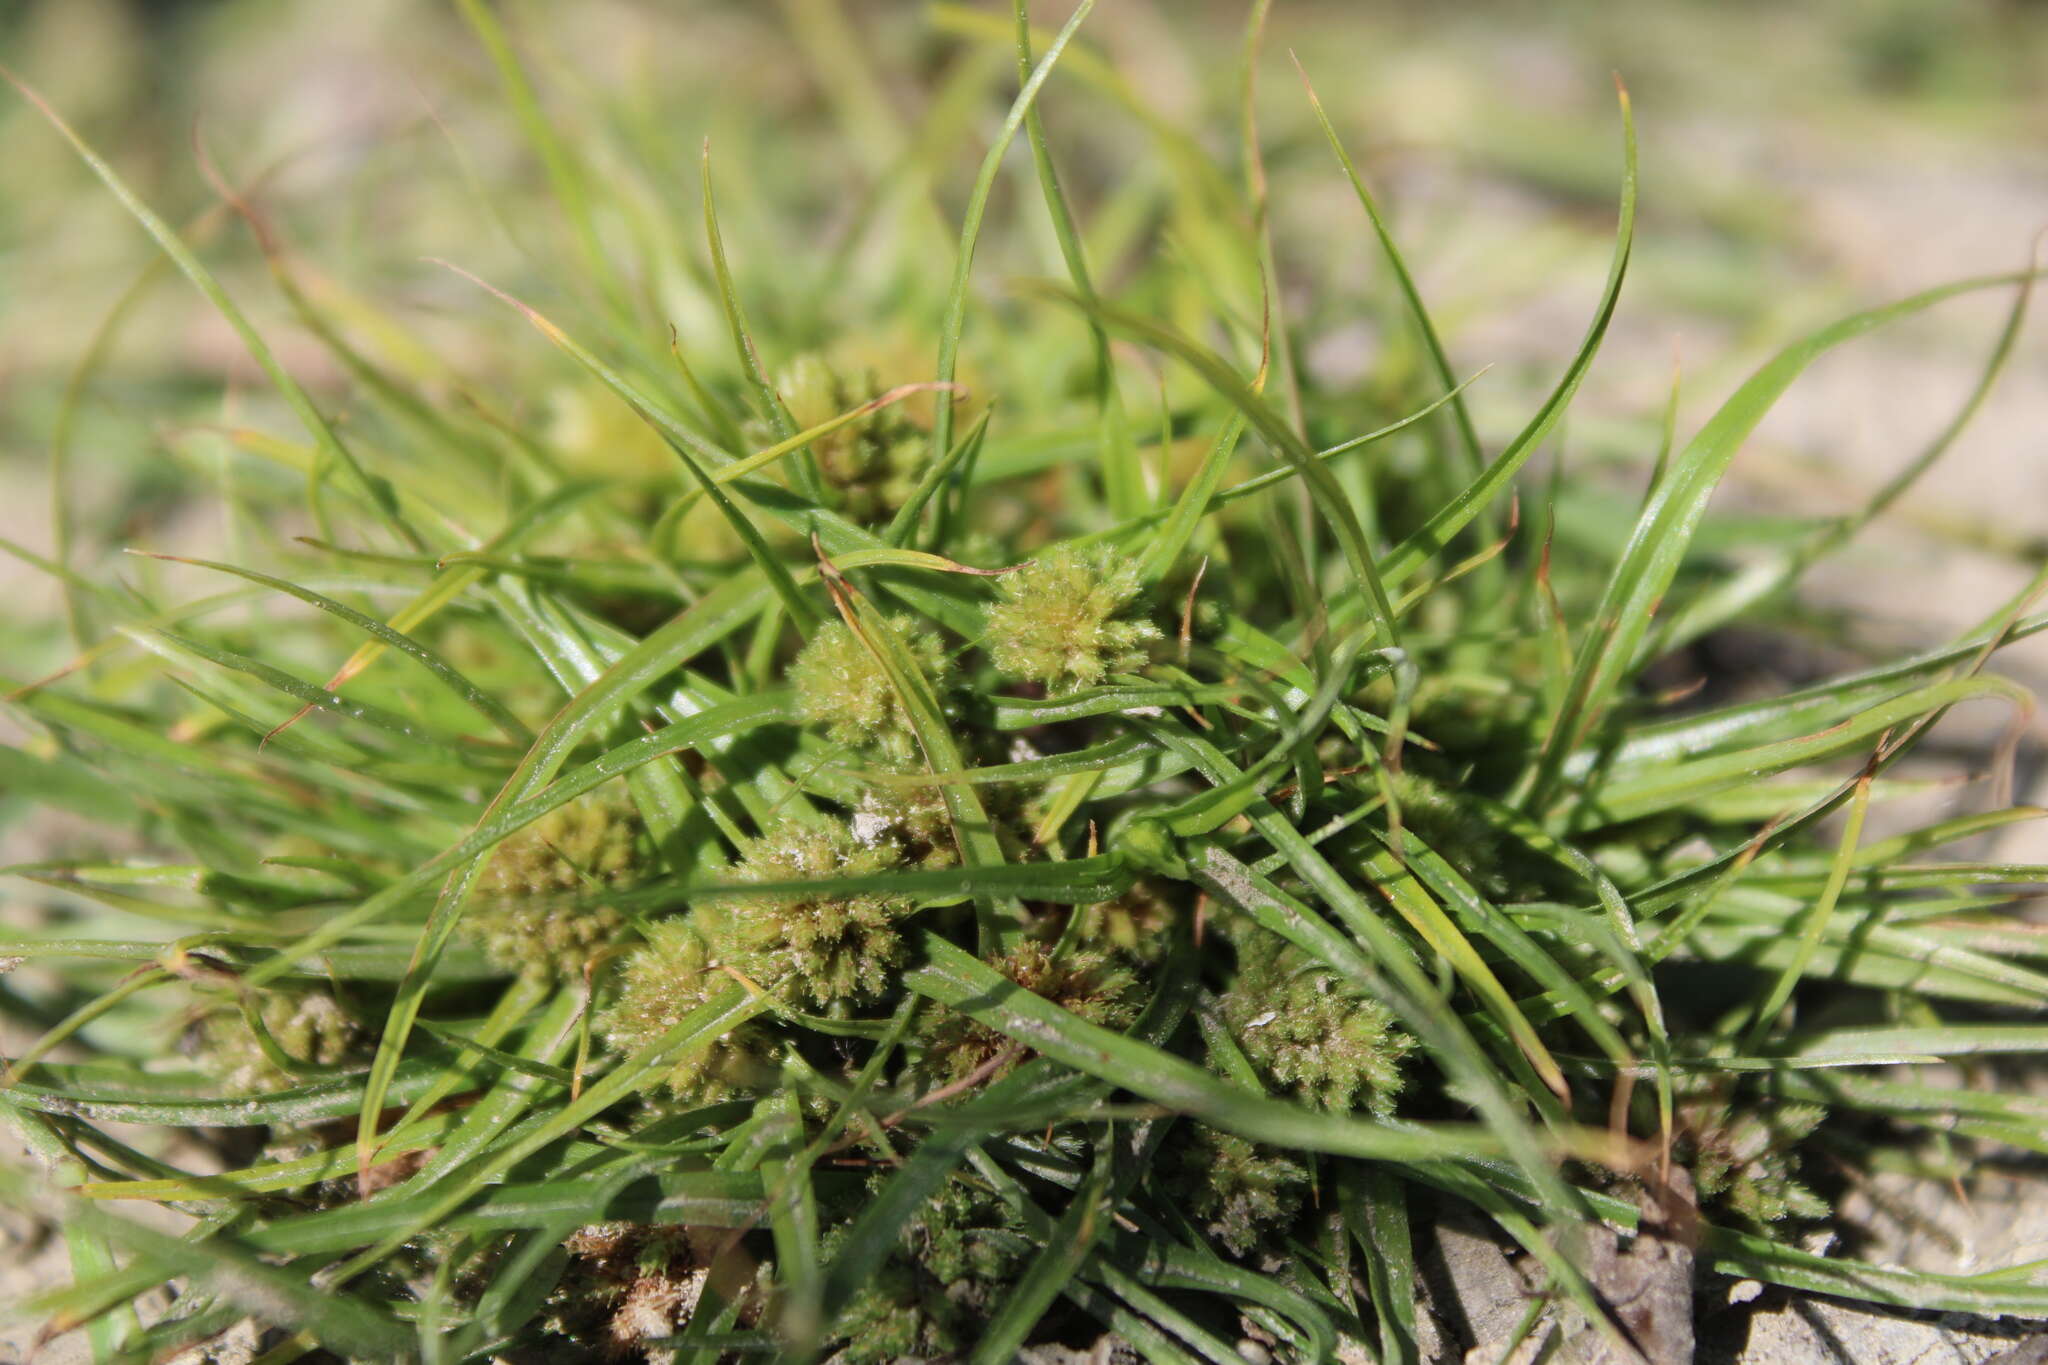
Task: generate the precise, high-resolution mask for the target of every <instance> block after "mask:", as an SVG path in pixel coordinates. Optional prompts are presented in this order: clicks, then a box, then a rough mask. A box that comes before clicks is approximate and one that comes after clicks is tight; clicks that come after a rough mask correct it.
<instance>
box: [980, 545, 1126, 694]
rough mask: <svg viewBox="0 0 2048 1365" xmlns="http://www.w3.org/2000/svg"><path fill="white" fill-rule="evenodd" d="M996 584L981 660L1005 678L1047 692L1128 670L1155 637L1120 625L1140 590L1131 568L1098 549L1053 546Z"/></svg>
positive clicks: (1090, 683)
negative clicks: (1040, 686)
mask: <svg viewBox="0 0 2048 1365" xmlns="http://www.w3.org/2000/svg"><path fill="white" fill-rule="evenodd" d="M996 583H997V586H998V588H999V589H1000V591H1001V592H1002V595H1003V600H1002V601H1000V602H997V603H995V604H994V605H992V606H991V607H989V609H988V636H987V639H988V652H989V658H990V659H991V660H993V661H994V663H995V666H996V669H997V670H998V671H999V672H1001V673H1003V674H1004V675H1005V676H1007V677H1011V678H1017V679H1020V680H1022V681H1025V682H1035V683H1042V684H1044V686H1045V687H1046V689H1047V690H1048V691H1052V692H1071V691H1073V690H1074V689H1075V688H1079V687H1093V686H1094V685H1095V684H1097V683H1099V682H1101V681H1102V680H1103V679H1104V678H1106V677H1108V676H1109V675H1110V674H1112V673H1127V672H1130V671H1131V670H1133V669H1135V668H1138V667H1140V666H1141V665H1143V664H1144V662H1145V650H1144V646H1145V645H1146V644H1148V643H1149V642H1151V641H1153V640H1156V639H1158V638H1159V630H1158V628H1157V627H1156V626H1154V625H1153V624H1152V623H1151V622H1149V621H1146V620H1143V619H1136V620H1132V619H1126V618H1127V616H1128V614H1129V612H1130V610H1131V608H1132V606H1133V605H1134V604H1135V603H1136V602H1137V600H1138V597H1139V594H1140V592H1141V591H1142V590H1143V586H1144V585H1143V583H1142V582H1141V581H1140V579H1139V577H1138V569H1137V566H1136V565H1135V564H1132V563H1131V562H1130V561H1128V560H1126V559H1123V558H1122V557H1120V556H1119V555H1117V554H1116V552H1115V551H1113V550H1111V549H1109V548H1108V547H1106V546H1105V547H1101V548H1099V549H1097V550H1094V551H1092V552H1090V551H1083V550H1077V549H1074V548H1072V547H1071V546H1064V545H1063V546H1060V547H1059V548H1058V549H1055V550H1052V551H1050V552H1049V553H1047V554H1045V555H1043V556H1041V557H1040V558H1038V559H1034V560H1032V561H1030V562H1029V563H1027V564H1025V565H1023V566H1022V567H1020V568H1019V569H1017V570H1016V571H1015V572H1013V573H1009V574H1005V575H1004V576H1003V577H1001V578H999V579H997V580H996Z"/></svg>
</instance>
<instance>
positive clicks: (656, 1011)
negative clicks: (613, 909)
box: [599, 919, 776, 1101]
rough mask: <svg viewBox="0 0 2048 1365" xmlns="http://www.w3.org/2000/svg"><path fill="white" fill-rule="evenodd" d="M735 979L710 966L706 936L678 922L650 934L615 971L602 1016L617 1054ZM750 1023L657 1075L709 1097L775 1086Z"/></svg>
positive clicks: (686, 1095)
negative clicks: (611, 994) (615, 980)
mask: <svg viewBox="0 0 2048 1365" xmlns="http://www.w3.org/2000/svg"><path fill="white" fill-rule="evenodd" d="M731 983H732V978H731V977H729V976H727V975H725V974H724V973H722V972H719V971H717V970H716V969H715V968H714V967H713V966H712V960H711V951H710V949H709V948H708V947H707V946H706V945H705V942H704V936H703V935H702V934H699V933H698V932H697V931H696V930H695V929H694V928H692V927H691V926H690V925H689V924H688V923H686V922H685V921H683V920H679V919H671V920H663V921H661V922H660V923H657V924H655V925H654V926H652V927H651V928H650V929H649V930H648V931H647V941H646V942H645V943H643V944H641V945H640V946H639V947H638V948H635V949H634V950H633V951H632V952H631V953H629V954H628V955H627V957H626V960H625V964H624V965H623V966H622V967H621V968H620V969H619V977H618V994H617V996H616V997H615V998H614V1000H613V1002H612V1004H611V1007H610V1008H609V1009H607V1010H606V1011H605V1012H604V1014H603V1016H602V1018H601V1019H600V1020H599V1026H600V1027H601V1028H602V1030H603V1032H604V1039H605V1042H606V1043H607V1044H608V1045H609V1046H610V1047H611V1049H612V1050H613V1051H614V1052H618V1053H621V1054H626V1053H632V1052H636V1051H638V1050H639V1049H641V1048H643V1047H646V1046H648V1045H649V1044H650V1043H653V1042H655V1041H656V1040H657V1039H659V1038H660V1037H661V1036H662V1035H663V1034H665V1033H667V1032H668V1031H669V1030H670V1029H672V1028H674V1027H675V1026H676V1025H677V1024H678V1023H679V1022H681V1020H682V1018H683V1016H684V1015H686V1014H688V1013H689V1012H690V1011H691V1010H693V1009H695V1008H697V1006H699V1005H701V1004H703V1003H704V1001H705V1000H706V999H708V998H709V997H710V996H711V995H712V994H713V993H714V992H716V991H718V990H719V989H721V988H722V987H725V986H728V985H730V984H731ZM763 1036H764V1035H763V1034H762V1032H761V1030H760V1028H759V1027H758V1026H757V1025H755V1024H751V1023H750V1024H742V1025H740V1026H739V1028H737V1029H734V1030H733V1031H732V1032H730V1033H727V1034H725V1035H723V1036H722V1037H720V1038H717V1039H715V1040H713V1041H712V1042H709V1043H706V1044H704V1045H703V1046H701V1047H696V1048H692V1049H691V1050H690V1051H688V1052H686V1053H684V1054H683V1055H682V1056H680V1057H678V1058H677V1059H676V1061H675V1064H674V1065H673V1066H671V1067H670V1068H669V1071H668V1074H667V1075H665V1076H664V1077H663V1078H662V1081H663V1084H665V1085H666V1086H667V1087H668V1088H669V1089H670V1090H671V1091H673V1092H674V1093H675V1094H676V1095H677V1096H678V1097H680V1098H683V1099H687V1100H704V1101H713V1100H721V1099H727V1098H729V1097H731V1096H733V1095H735V1094H740V1093H745V1092H749V1091H752V1090H755V1089H758V1088H760V1087H763V1086H766V1085H769V1084H772V1083H773V1082H774V1080H775V1075H776V1070H775V1067H774V1066H773V1065H772V1064H771V1063H770V1062H769V1061H768V1060H767V1059H765V1058H764V1057H763V1056H762V1055H761V1053H760V1045H761V1041H762V1038H763Z"/></svg>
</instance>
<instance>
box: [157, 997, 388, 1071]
mask: <svg viewBox="0 0 2048 1365" xmlns="http://www.w3.org/2000/svg"><path fill="white" fill-rule="evenodd" d="M256 1013H257V1017H258V1018H260V1019H261V1020H262V1021H263V1028H264V1031H265V1032H267V1033H269V1035H270V1038H271V1041H272V1042H274V1043H276V1044H277V1047H278V1050H279V1051H280V1052H282V1053H284V1055H285V1056H287V1057H289V1058H291V1059H292V1060H293V1061H294V1062H301V1063H304V1064H306V1065H307V1066H334V1065H336V1064H337V1063H340V1062H342V1061H345V1060H347V1059H348V1057H349V1056H350V1054H351V1053H352V1052H353V1051H354V1049H355V1046H356V1044H357V1043H358V1042H359V1041H361V1039H362V1036H363V1035H362V1029H361V1028H360V1026H358V1025H357V1023H356V1021H355V1020H354V1019H353V1018H351V1017H350V1015H349V1013H348V1011H346V1010H345V1009H343V1008H342V1007H341V1004H340V1002H339V1001H337V1000H336V999H335V998H334V997H333V996H332V995H330V994H328V993H327V992H326V991H266V992H265V993H264V994H263V996H262V998H261V1000H260V1001H259V1002H258V1003H257V1006H256ZM196 1042H197V1048H196V1051H197V1059H198V1061H199V1064H200V1065H201V1066H202V1067H204V1068H205V1069H206V1070H208V1071H210V1072H212V1073H213V1074H214V1075H216V1076H218V1077H220V1078H221V1083H222V1084H223V1085H224V1086H226V1087H227V1088H228V1089H229V1090H232V1091H235V1092H236V1093H239V1094H254V1093H256V1092H259V1091H265V1090H283V1089H287V1088H289V1087H291V1086H294V1085H300V1084H303V1083H304V1080H305V1077H303V1076H295V1075H293V1074H292V1073H291V1072H289V1071H286V1070H284V1069H283V1068H282V1067H279V1066H278V1065H277V1064H276V1063H275V1062H274V1061H272V1060H271V1058H270V1055H269V1054H268V1053H267V1052H265V1051H264V1050H263V1046H262V1044H261V1043H259V1042H258V1041H257V1039H256V1035H255V1033H254V1031H253V1030H251V1029H250V1027H249V1021H248V1019H247V1018H246V1017H245V1016H244V1015H243V1013H242V1009H241V1007H240V1006H239V1005H237V1004H235V1003H234V1002H232V1001H227V1002H223V1003H221V1004H219V1005H217V1006H215V1007H213V1008H211V1009H209V1010H207V1012H206V1013H205V1014H204V1015H202V1016H201V1017H200V1020H199V1024H198V1028H197V1036H196Z"/></svg>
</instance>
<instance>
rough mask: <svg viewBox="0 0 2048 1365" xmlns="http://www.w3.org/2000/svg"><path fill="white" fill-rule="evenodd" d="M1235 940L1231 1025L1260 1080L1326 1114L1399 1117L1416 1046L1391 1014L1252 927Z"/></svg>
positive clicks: (1228, 1001) (1242, 927) (1238, 925)
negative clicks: (1404, 1071) (1398, 1102)
mask: <svg viewBox="0 0 2048 1365" xmlns="http://www.w3.org/2000/svg"><path fill="white" fill-rule="evenodd" d="M1231 940H1232V942H1233V943H1234V945H1235V946H1236V948H1237V975H1236V978H1235V979H1234V980H1233V982H1232V983H1231V987H1230V989H1229V990H1228V991H1225V992H1224V994H1223V999H1222V1007H1223V1018H1224V1022H1225V1023H1226V1024H1228V1025H1229V1027H1230V1032H1231V1035H1232V1036H1233V1037H1234V1038H1236V1040H1237V1044H1238V1046H1239V1047H1240V1048H1242V1049H1243V1051H1244V1054H1245V1056H1246V1057H1248V1058H1249V1059H1250V1060H1251V1062H1252V1065H1254V1066H1255V1067H1257V1068H1258V1070H1259V1074H1260V1075H1261V1076H1262V1077H1264V1078H1265V1079H1266V1080H1267V1081H1268V1082H1269V1083H1271V1084H1273V1085H1275V1086H1277V1087H1279V1088H1282V1089H1286V1090H1291V1091H1293V1092H1294V1093H1295V1094H1297V1095H1299V1096H1301V1097H1302V1098H1303V1099H1306V1100H1309V1101H1311V1102H1313V1103H1315V1104H1319V1105H1321V1106H1323V1107H1324V1108H1325V1109H1332V1110H1336V1111H1339V1112H1344V1111H1349V1110H1354V1109H1368V1110H1371V1111H1372V1112H1373V1113H1375V1114H1386V1113H1390V1112H1392V1110H1393V1107H1394V1098H1395V1096H1396V1095H1398V1094H1399V1093H1400V1090H1401V1062H1402V1059H1403V1058H1405V1057H1406V1056H1407V1055H1408V1052H1409V1050H1410V1049H1411V1048H1412V1047H1413V1046H1414V1040H1413V1039H1412V1038H1410V1037H1409V1036H1408V1035H1407V1034H1405V1033H1402V1032H1400V1031H1399V1030H1397V1029H1395V1028H1394V1026H1393V1016H1392V1015H1391V1014H1390V1013H1389V1012H1388V1011H1387V1008H1386V1007H1385V1006H1384V1005H1382V1004H1380V1003H1379V1002H1378V1001H1377V1000H1374V999H1372V998H1371V997H1370V996H1367V995H1366V994H1365V993H1364V992H1362V991H1360V990H1359V989H1358V988H1357V987H1356V986H1353V985H1351V984H1349V983H1347V982H1345V981H1342V980H1341V979H1339V978H1338V977H1337V976H1336V974H1335V973H1333V972H1331V971H1330V970H1329V969H1328V968H1327V967H1324V966H1322V965H1321V964H1319V963H1317V962H1316V961H1315V960H1314V959H1312V958H1310V957H1309V956H1307V955H1306V954H1305V953H1303V952H1302V951H1301V950H1300V949H1298V948H1296V947H1294V945H1292V944H1290V943H1288V942H1287V941H1286V940H1285V939H1283V938H1281V937H1280V936H1279V935H1278V934H1274V933H1269V932H1268V931H1266V930H1264V929H1261V928H1259V927H1258V926H1257V925H1255V924H1252V923H1250V922H1249V921H1243V920H1240V921H1237V922H1235V923H1233V924H1232V925H1231Z"/></svg>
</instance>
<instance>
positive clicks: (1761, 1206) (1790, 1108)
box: [1677, 1097, 1829, 1223]
mask: <svg viewBox="0 0 2048 1365" xmlns="http://www.w3.org/2000/svg"><path fill="white" fill-rule="evenodd" d="M1826 1117H1827V1111H1826V1110H1825V1109H1822V1108H1821V1107H1820V1106H1818V1105H1811V1104H1784V1105H1765V1106H1763V1107H1761V1108H1751V1109H1746V1110H1743V1111H1741V1112H1739V1113H1738V1112H1735V1111H1734V1109H1733V1108H1732V1106H1731V1105H1730V1103H1729V1101H1728V1100H1726V1099H1725V1098H1719V1099H1717V1098H1712V1097H1695V1098H1691V1099H1682V1100H1681V1101H1680V1103H1679V1106H1678V1119H1679V1140H1678V1143H1677V1149H1678V1155H1679V1157H1680V1158H1681V1159H1685V1160H1687V1161H1688V1164H1689V1165H1690V1166H1691V1168H1692V1176H1693V1183H1694V1185H1695V1187H1696V1188H1697V1189H1698V1191H1699V1197H1700V1200H1701V1202H1702V1203H1705V1202H1708V1201H1714V1202H1718V1203H1721V1204H1723V1205H1725V1206H1726V1207H1728V1208H1729V1209H1731V1210H1733V1211H1734V1212H1735V1213H1737V1214H1739V1215H1741V1216H1742V1217H1744V1218H1746V1219H1748V1220H1749V1221H1750V1222H1752V1223H1775V1222H1778V1221H1780V1220H1782V1219H1786V1218H1824V1217H1826V1216H1827V1214H1828V1212H1829V1207H1828V1202H1827V1201H1826V1200H1825V1199H1823V1198H1821V1197H1820V1196H1819V1195H1817V1194H1815V1193H1814V1192H1813V1191H1812V1190H1810V1189H1808V1188H1807V1187H1806V1186H1805V1185H1804V1184H1802V1183H1801V1182H1800V1181H1799V1180H1798V1179H1797V1172H1798V1170H1799V1164H1800V1163H1799V1156H1798V1153H1797V1152H1795V1151H1794V1150H1793V1149H1794V1148H1795V1147H1797V1146H1798V1144H1799V1143H1800V1142H1802V1141H1803V1140H1805V1138H1806V1137H1807V1136H1808V1135H1809V1134H1811V1133H1812V1132H1813V1130H1814V1129H1815V1128H1818V1127H1819V1126H1820V1123H1821V1120H1822V1119H1824V1118H1826Z"/></svg>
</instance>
